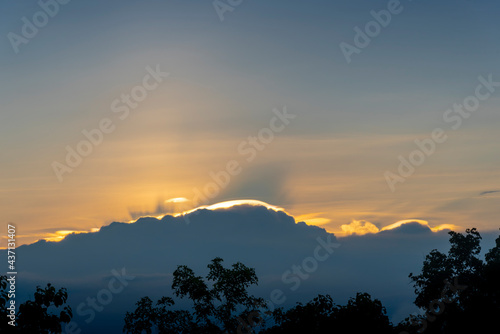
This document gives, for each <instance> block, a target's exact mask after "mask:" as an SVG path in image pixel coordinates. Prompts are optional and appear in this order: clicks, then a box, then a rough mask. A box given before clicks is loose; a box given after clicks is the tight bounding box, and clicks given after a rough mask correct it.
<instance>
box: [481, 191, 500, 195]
mask: <svg viewBox="0 0 500 334" xmlns="http://www.w3.org/2000/svg"><path fill="white" fill-rule="evenodd" d="M494 193H500V190H488V191H483V192H481V193H479V196H483V195H488V194H494Z"/></svg>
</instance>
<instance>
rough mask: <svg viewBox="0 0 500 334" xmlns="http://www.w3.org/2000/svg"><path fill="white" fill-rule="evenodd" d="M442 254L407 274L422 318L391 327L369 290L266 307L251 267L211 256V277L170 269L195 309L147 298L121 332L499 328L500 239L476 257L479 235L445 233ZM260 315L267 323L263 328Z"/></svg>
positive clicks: (270, 333)
mask: <svg viewBox="0 0 500 334" xmlns="http://www.w3.org/2000/svg"><path fill="white" fill-rule="evenodd" d="M448 234H449V235H450V239H449V242H450V249H449V251H448V253H447V254H445V253H441V252H439V251H437V250H435V249H434V250H432V251H431V252H430V253H429V254H428V255H427V256H426V257H425V260H424V262H423V266H422V271H421V273H420V274H418V275H414V274H413V273H410V275H409V277H410V279H411V281H412V282H413V284H414V287H415V294H416V298H415V304H416V305H417V306H418V307H419V308H421V309H422V310H424V311H425V312H426V314H425V315H424V316H410V317H408V318H406V319H405V320H404V321H402V322H400V323H399V324H398V325H397V326H393V325H392V324H391V323H390V321H389V318H388V317H387V312H386V309H385V307H384V306H383V305H382V303H381V302H380V301H379V300H377V299H372V297H371V296H370V295H369V294H367V293H357V294H356V297H354V298H351V299H349V301H348V302H347V304H346V305H344V306H341V305H336V304H335V303H334V302H333V299H332V297H330V296H329V295H318V296H317V297H316V298H314V299H313V300H311V301H309V302H308V303H306V304H302V303H297V305H296V306H295V307H292V308H290V309H289V310H287V311H285V310H283V308H278V309H276V310H275V311H274V312H269V311H268V310H267V308H266V307H265V306H264V305H265V303H264V300H263V299H262V298H256V297H254V296H251V295H249V294H248V292H247V290H248V288H249V287H250V286H251V285H254V284H257V283H258V279H257V276H256V274H255V270H254V269H252V268H248V267H246V266H245V265H243V264H241V263H239V262H238V263H236V264H233V265H232V268H231V269H228V268H224V267H223V266H222V259H221V258H216V259H214V260H212V262H211V263H210V264H209V265H208V268H209V274H208V275H207V276H206V277H205V278H203V277H201V276H196V275H195V273H194V272H193V270H191V269H190V268H188V267H187V266H178V267H177V270H175V272H174V275H173V276H174V279H173V284H172V289H173V290H174V295H175V296H177V297H180V298H188V299H190V300H191V301H192V302H193V310H192V311H188V310H175V309H173V306H174V305H175V302H174V300H173V299H172V298H171V297H163V298H161V299H160V300H159V301H158V302H157V303H156V304H153V301H152V300H151V299H150V298H148V297H144V298H142V299H141V300H140V301H138V302H137V304H136V305H137V309H136V310H135V311H134V312H132V313H129V312H127V314H126V316H125V327H124V331H125V332H127V333H132V334H142V333H147V334H150V333H152V331H153V330H157V331H158V332H159V333H161V334H164V333H168V334H170V333H172V334H173V333H180V334H188V333H195V334H197V333H200V334H201V333H208V334H211V333H213V334H222V333H238V334H247V333H261V334H281V333H311V334H314V333H352V334H357V333H363V334H364V333H372V334H378V333H381V334H382V333H383V334H388V333H389V334H390V333H399V334H409V333H411V334H414V333H419V334H420V333H423V332H425V333H426V334H427V333H428V334H434V333H444V334H448V333H450V334H451V333H453V334H456V333H487V332H490V331H491V330H490V328H497V318H498V316H499V315H500V236H499V237H498V238H497V239H496V245H495V246H494V247H493V248H492V249H490V250H489V251H488V252H487V253H486V254H485V256H484V260H483V259H482V257H481V246H480V242H481V235H480V234H479V232H478V231H477V230H476V229H475V228H472V229H467V230H466V233H465V234H461V233H456V232H453V231H451V232H449V233H448ZM264 314H267V315H269V316H271V317H269V319H268V320H271V324H270V326H268V327H265V326H264V321H263V320H264V319H263V318H264Z"/></svg>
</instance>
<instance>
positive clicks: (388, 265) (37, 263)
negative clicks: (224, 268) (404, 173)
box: [0, 201, 494, 334]
mask: <svg viewBox="0 0 500 334" xmlns="http://www.w3.org/2000/svg"><path fill="white" fill-rule="evenodd" d="M236 204H239V205H236ZM187 215H188V216H189V224H186V220H185V219H184V217H183V216H173V215H165V216H163V217H162V218H161V219H159V218H155V217H144V218H140V219H138V220H137V221H135V222H133V223H119V222H114V223H111V224H110V225H108V226H104V227H102V228H101V229H100V230H99V231H98V232H94V233H81V234H70V235H67V236H66V237H65V238H64V239H63V240H62V241H60V242H48V241H39V242H36V243H34V244H31V245H24V246H20V247H18V248H17V254H16V255H17V257H18V258H19V259H20V261H21V259H22V266H19V270H18V282H17V283H18V284H17V286H16V288H17V292H19V294H16V295H18V296H19V298H18V302H22V298H26V297H28V296H29V295H32V293H33V289H34V287H35V286H36V285H45V284H46V283H48V282H50V283H52V284H54V285H56V286H64V287H66V288H67V289H68V293H69V296H70V299H69V301H70V304H71V306H72V307H73V309H74V310H77V309H78V306H79V304H81V303H82V302H85V301H86V300H87V298H88V297H95V296H96V294H97V293H98V292H99V291H100V290H102V289H105V288H106V287H107V284H108V281H109V277H110V276H109V275H110V273H111V271H112V270H120V269H121V268H125V270H126V272H127V273H128V274H129V275H133V276H136V277H137V279H134V280H133V281H130V282H129V284H128V286H127V288H126V292H125V293H123V294H120V295H116V296H114V297H113V298H114V299H113V302H112V303H110V304H109V305H106V307H105V310H104V311H103V312H100V313H98V314H96V320H95V321H93V322H92V323H90V324H88V325H87V324H86V322H85V319H86V317H84V316H82V315H80V314H78V312H77V311H75V312H74V320H75V321H76V322H77V323H78V324H79V325H80V327H81V328H82V332H90V333H100V332H102V331H103V329H102V328H106V332H107V333H110V334H111V333H120V330H121V328H122V325H123V316H124V314H125V312H126V311H131V310H133V309H134V307H135V306H134V303H135V302H136V301H137V300H138V299H139V298H141V297H143V296H149V297H151V298H152V299H157V298H159V297H161V296H164V295H171V290H170V286H171V284H172V281H171V280H172V272H173V271H174V270H175V269H176V267H177V266H178V265H181V264H183V265H187V266H189V267H191V268H192V269H193V270H195V272H196V273H197V274H198V275H205V274H206V273H207V269H206V265H207V264H208V263H209V262H210V260H211V259H213V258H215V257H217V256H219V257H222V258H223V259H224V264H225V265H230V264H232V263H235V262H237V261H240V262H242V263H244V264H246V265H247V266H250V267H253V268H255V269H256V273H257V275H258V277H259V285H258V287H257V288H255V289H254V290H253V293H255V294H256V295H259V296H262V297H264V298H267V299H268V298H269V296H270V293H271V291H273V290H274V289H280V290H282V291H284V296H285V299H286V300H285V302H284V303H283V304H282V305H278V306H283V307H285V308H287V307H290V306H292V305H293V304H295V302H297V301H302V302H305V301H308V300H310V299H312V298H313V297H314V296H316V295H317V294H318V293H322V294H326V293H328V294H331V295H332V296H333V297H334V299H335V301H336V302H337V303H339V304H341V303H344V302H346V301H347V299H348V298H349V297H352V296H354V295H355V294H356V292H361V291H364V292H368V293H370V294H372V296H374V297H375V298H379V299H381V300H382V302H383V303H384V305H385V306H386V307H387V309H388V312H389V315H390V316H391V317H393V316H396V317H397V316H404V315H407V313H406V314H404V313H405V312H406V310H408V309H409V308H411V307H412V301H413V298H414V294H413V289H412V287H411V285H410V284H409V283H410V282H409V280H408V274H409V273H410V272H418V271H419V270H420V269H421V266H422V261H423V257H424V255H425V254H427V253H429V252H430V251H431V250H432V249H435V248H437V249H440V250H444V251H446V249H447V246H448V235H447V234H446V232H445V231H438V232H435V233H432V230H431V229H430V227H428V226H427V225H425V224H423V223H422V222H418V221H414V220H410V221H401V222H398V223H400V224H399V225H398V226H392V227H391V228H390V229H387V228H386V229H385V230H384V231H382V232H379V233H371V232H370V231H375V228H376V226H375V225H374V224H372V223H370V222H367V221H352V222H351V223H350V224H347V225H345V226H346V227H345V230H346V231H348V232H352V234H350V235H347V236H345V237H343V238H341V239H337V238H336V237H335V236H334V235H333V234H331V233H328V232H327V231H325V230H324V229H322V228H320V227H317V226H309V225H307V224H306V223H304V222H297V221H296V220H295V219H294V217H292V216H290V215H289V214H288V213H286V212H285V211H283V210H281V209H279V208H278V207H274V206H271V205H268V204H266V203H262V202H257V201H254V202H247V203H245V202H233V206H231V205H229V204H228V203H223V204H220V205H212V206H209V207H206V208H203V209H198V210H197V211H196V212H192V213H189V214H187ZM416 228H420V229H422V230H425V229H427V232H428V233H415V229H416ZM407 230H410V232H412V233H402V232H405V231H406V232H408V231H407ZM361 232H368V233H367V234H364V235H360V234H362V233H361ZM483 237H484V235H483ZM318 238H320V239H321V240H327V239H328V238H330V239H329V240H331V241H332V242H335V243H340V247H338V248H336V249H335V250H334V252H333V253H332V254H331V256H330V257H329V258H328V259H327V260H325V261H324V262H319V263H318V267H317V269H316V270H314V271H311V272H303V274H304V275H305V277H307V278H306V279H304V280H302V281H300V285H299V286H298V288H297V289H295V290H292V289H291V288H292V286H293V285H294V284H292V282H291V276H288V277H287V276H286V272H287V271H289V270H291V268H293V266H301V264H302V263H303V261H304V259H307V258H311V257H312V256H314V254H315V249H316V248H317V247H318V245H319V242H318ZM487 239H488V238H484V240H487ZM490 239H491V240H494V237H492V238H490ZM488 240H489V239H488ZM491 244H492V242H491ZM484 249H487V246H485V247H484ZM4 252H5V251H0V257H5V256H6V255H5V254H4ZM5 265H6V264H3V266H5ZM2 269H4V268H2ZM284 275H285V276H284ZM284 277H285V279H284ZM286 278H288V280H286ZM402 310H404V311H402ZM398 314H399V315H398ZM396 320H397V321H399V320H401V318H399V319H396ZM104 326H107V327H104Z"/></svg>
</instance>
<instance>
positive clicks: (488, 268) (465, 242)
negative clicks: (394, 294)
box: [399, 228, 500, 334]
mask: <svg viewBox="0 0 500 334" xmlns="http://www.w3.org/2000/svg"><path fill="white" fill-rule="evenodd" d="M448 234H449V235H450V250H449V251H448V254H444V253H441V252H439V251H437V250H435V249H434V250H432V251H431V252H430V254H429V255H427V256H426V258H425V261H424V264H423V267H422V273H421V274H419V275H413V274H410V275H409V277H410V279H411V280H412V281H413V283H414V287H415V294H416V295H417V297H416V299H415V305H417V306H418V307H420V308H421V309H423V310H424V311H425V312H426V313H425V315H424V316H416V317H412V318H407V319H406V320H405V321H404V322H403V323H401V324H400V326H399V328H400V329H404V330H405V331H406V332H407V333H422V332H423V331H425V332H426V333H429V334H431V333H468V332H481V333H482V332H487V331H489V330H488V329H489V328H495V327H496V325H497V324H496V320H495V319H496V318H497V317H498V316H499V315H500V290H499V284H500V236H499V237H498V238H497V239H496V246H495V247H493V248H492V249H491V250H490V251H489V252H488V253H487V254H486V256H485V260H486V261H483V260H482V259H481V258H480V252H481V246H480V241H481V239H482V238H481V235H480V234H479V232H478V231H477V230H476V229H475V228H472V229H467V230H466V233H465V235H463V234H460V233H456V232H453V231H451V232H449V233H448Z"/></svg>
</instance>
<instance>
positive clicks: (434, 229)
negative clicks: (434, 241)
mask: <svg viewBox="0 0 500 334" xmlns="http://www.w3.org/2000/svg"><path fill="white" fill-rule="evenodd" d="M408 223H419V224H420V225H422V226H425V227H428V228H429V229H430V230H431V231H432V232H439V231H442V230H457V229H460V226H457V225H453V224H441V225H438V226H434V227H431V226H430V225H429V222H428V221H426V220H422V219H405V220H400V221H397V222H395V223H394V224H391V225H388V226H385V227H384V228H382V229H381V230H380V231H389V230H393V229H395V228H398V227H400V226H401V225H404V224H408Z"/></svg>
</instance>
